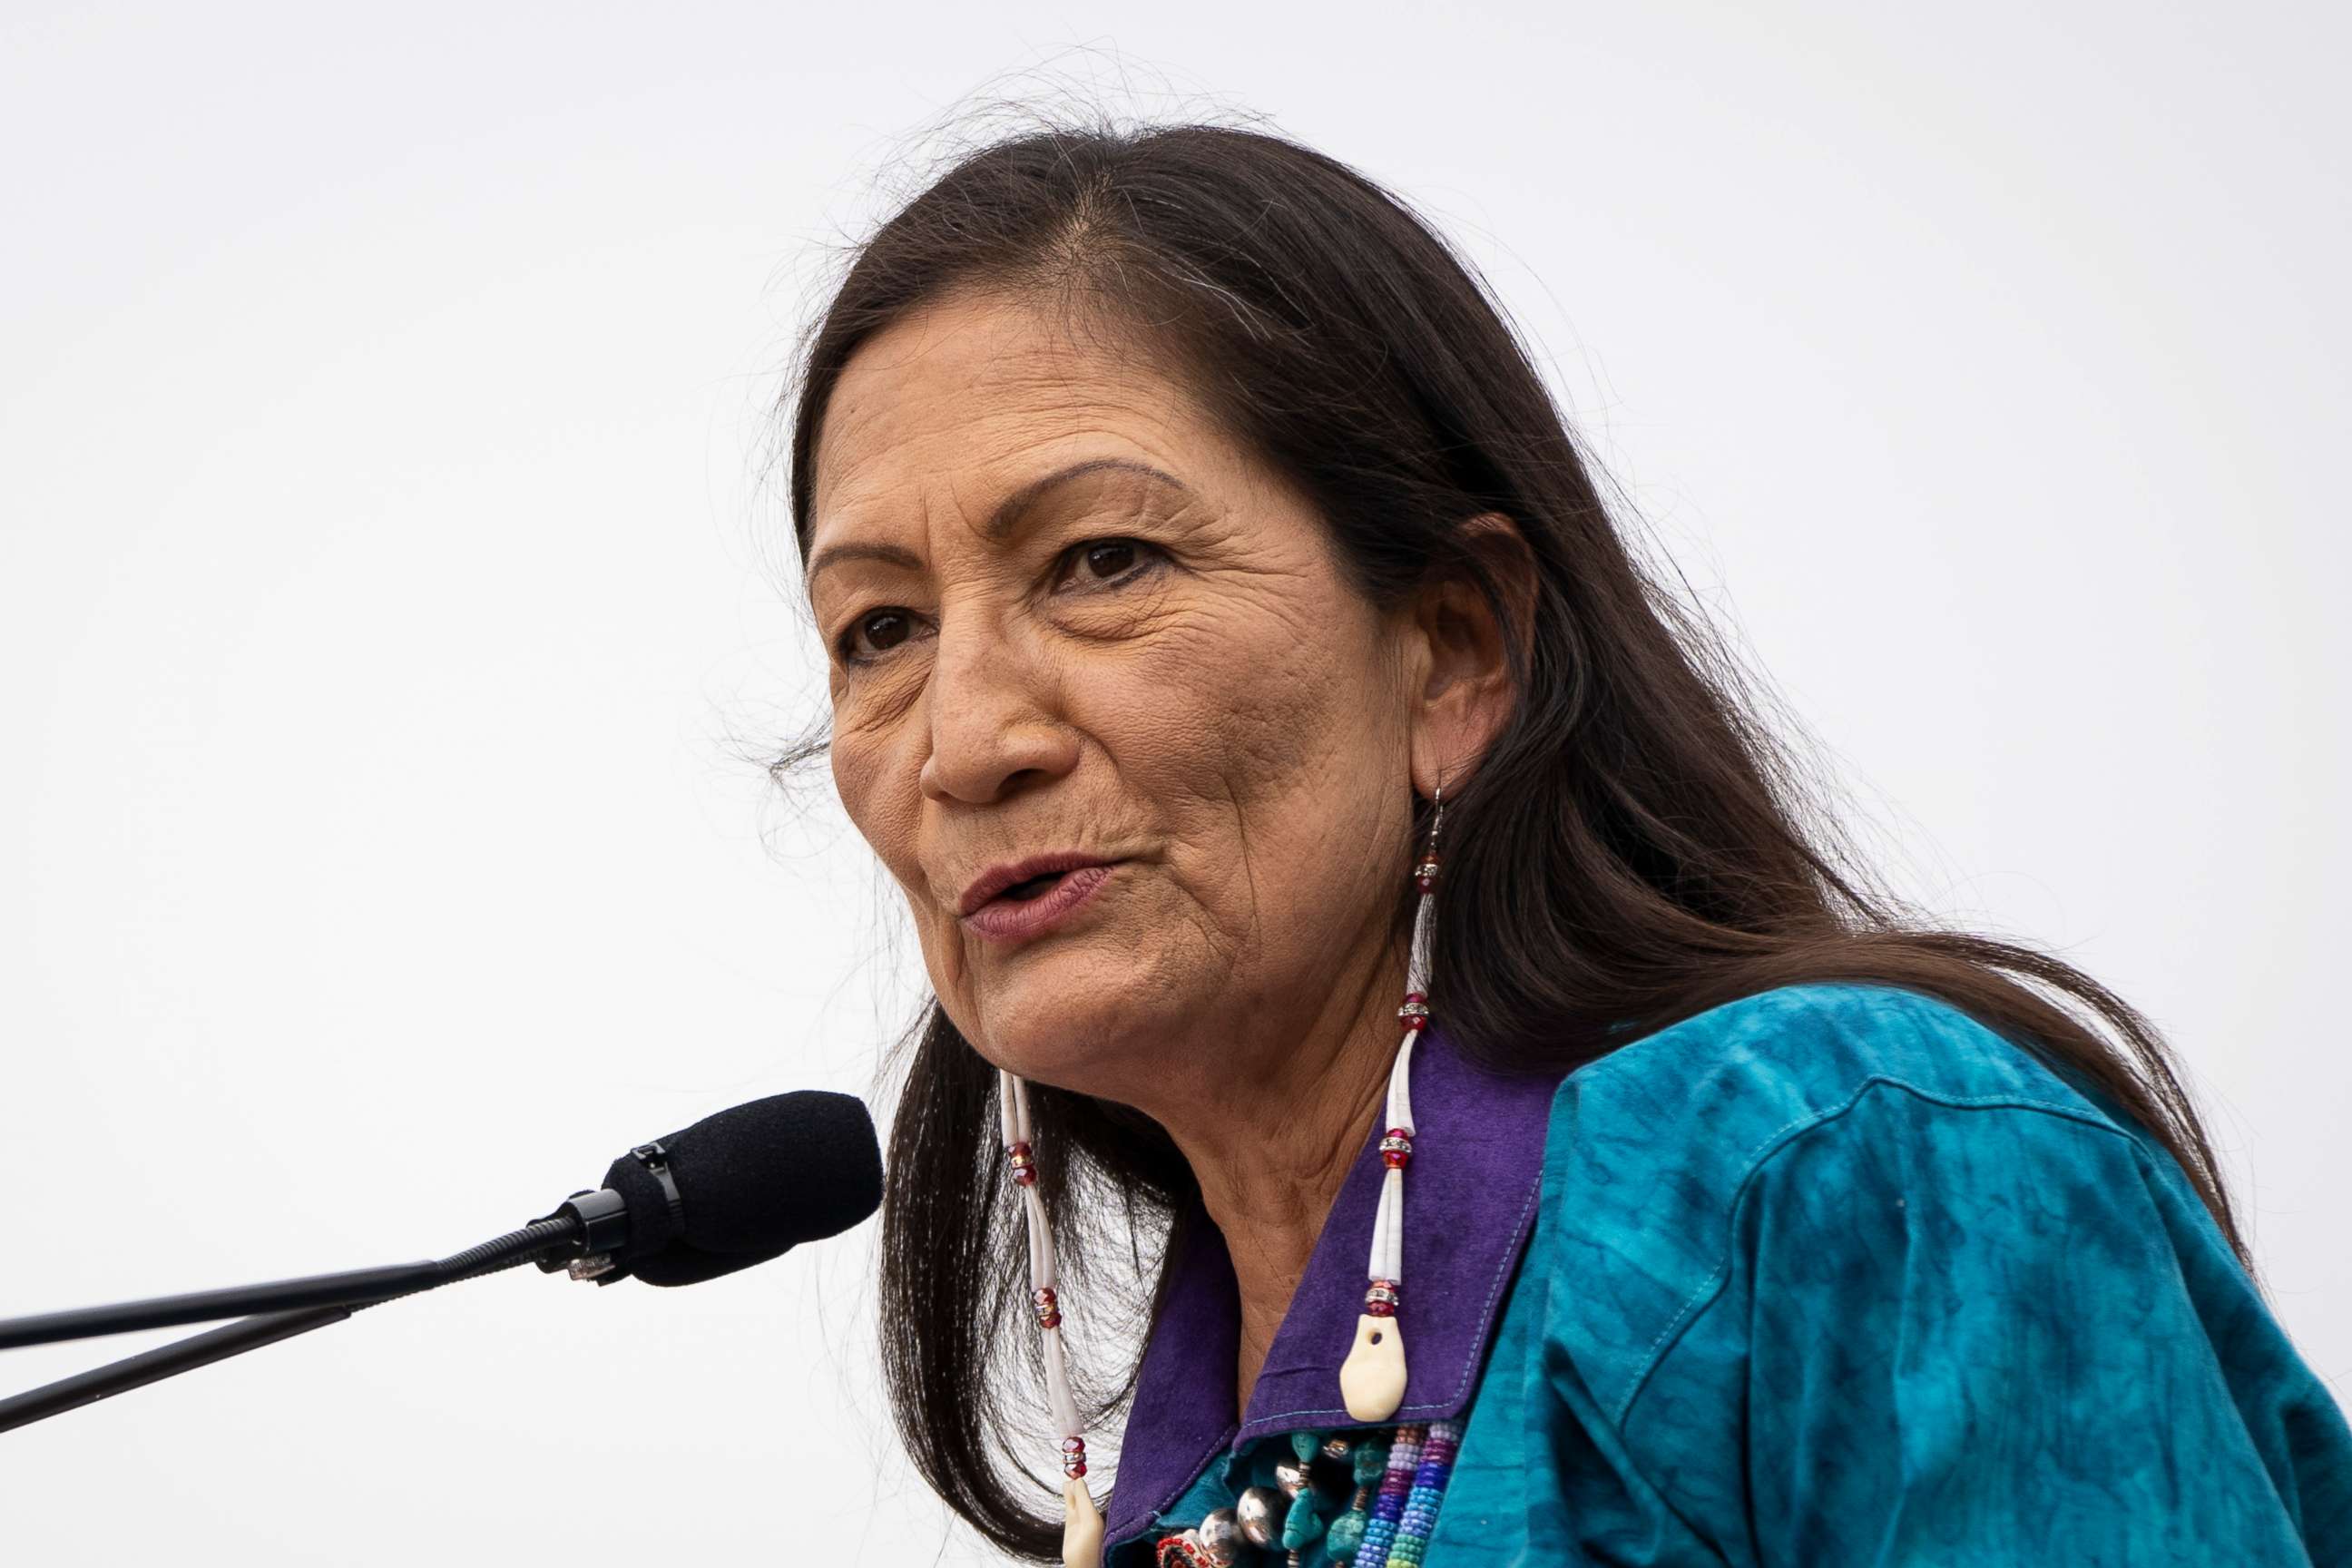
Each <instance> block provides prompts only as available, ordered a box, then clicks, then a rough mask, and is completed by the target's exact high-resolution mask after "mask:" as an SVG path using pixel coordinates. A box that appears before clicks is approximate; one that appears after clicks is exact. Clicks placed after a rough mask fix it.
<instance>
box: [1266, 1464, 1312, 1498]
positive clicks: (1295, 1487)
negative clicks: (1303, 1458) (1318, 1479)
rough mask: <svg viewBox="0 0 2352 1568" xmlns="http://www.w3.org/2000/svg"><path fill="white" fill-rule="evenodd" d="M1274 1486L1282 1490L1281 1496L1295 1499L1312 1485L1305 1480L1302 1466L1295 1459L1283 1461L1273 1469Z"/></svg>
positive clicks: (1304, 1469)
mask: <svg viewBox="0 0 2352 1568" xmlns="http://www.w3.org/2000/svg"><path fill="white" fill-rule="evenodd" d="M1274 1484H1275V1485H1276V1486H1278V1487H1280V1488H1281V1489H1282V1495H1283V1496H1285V1497H1290V1498H1295V1497H1297V1495H1298V1494H1299V1493H1300V1492H1303V1491H1305V1490H1306V1489H1307V1488H1308V1487H1309V1486H1311V1485H1313V1484H1314V1483H1312V1482H1311V1481H1309V1480H1308V1479H1307V1467H1306V1466H1305V1465H1304V1464H1301V1463H1300V1462H1299V1461H1298V1460H1297V1459H1285V1460H1283V1461H1282V1462H1281V1463H1280V1464H1278V1465H1276V1466H1275V1467H1274Z"/></svg>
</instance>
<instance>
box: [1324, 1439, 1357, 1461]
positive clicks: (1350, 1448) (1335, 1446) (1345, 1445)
mask: <svg viewBox="0 0 2352 1568" xmlns="http://www.w3.org/2000/svg"><path fill="white" fill-rule="evenodd" d="M1355 1451H1356V1448H1355V1445H1354V1444H1352V1443H1350V1442H1349V1441H1348V1439H1346V1438H1345V1437H1326V1438H1324V1439H1323V1457H1324V1458H1327V1459H1344V1458H1347V1457H1348V1456H1349V1455H1350V1454H1352V1453H1354V1452H1355Z"/></svg>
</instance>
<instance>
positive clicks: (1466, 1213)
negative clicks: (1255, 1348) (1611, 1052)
mask: <svg viewBox="0 0 2352 1568" xmlns="http://www.w3.org/2000/svg"><path fill="white" fill-rule="evenodd" d="M1563 1076H1564V1074H1562V1073H1549V1074H1541V1075H1536V1076H1523V1075H1513V1076H1508V1077H1506V1076H1502V1075H1498V1074H1496V1073H1492V1072H1489V1071H1487V1070H1486V1069H1485V1068H1480V1067H1477V1066H1476V1065H1475V1064H1473V1063H1472V1062H1470V1061H1469V1060H1468V1059H1466V1058H1465V1057H1464V1056H1463V1055H1462V1054H1461V1052H1460V1051H1459V1049H1458V1048H1457V1047H1456V1046H1455V1044H1454V1041H1453V1040H1452V1039H1451V1038H1449V1037H1448V1036H1447V1035H1446V1032H1445V1031H1444V1029H1443V1028H1442V1027H1439V1026H1435V1025H1432V1026H1430V1027H1429V1028H1428V1029H1426V1030H1424V1031H1423V1034H1422V1037H1421V1038H1420V1039H1419V1040H1418V1041H1416V1042H1415V1043H1414V1046H1413V1052H1412V1108H1413V1117H1414V1121H1415V1123H1416V1125H1415V1127H1414V1129H1413V1152H1412V1165H1411V1167H1410V1168H1409V1169H1408V1170H1407V1171H1406V1173H1405V1182H1404V1194H1405V1195H1404V1203H1405V1209H1404V1213H1405V1226H1404V1281H1403V1284H1404V1289H1403V1292H1402V1294H1403V1298H1404V1300H1403V1305H1402V1311H1401V1312H1400V1313H1399V1316H1398V1319H1397V1321H1398V1325H1399V1328H1400V1329H1401V1331H1402V1333H1403V1335H1404V1342H1405V1349H1406V1357H1405V1363H1406V1377H1405V1389H1404V1403H1403V1404H1402V1405H1401V1406H1399V1407H1398V1409H1397V1412H1396V1414H1395V1415H1392V1416H1391V1417H1390V1419H1391V1421H1434V1420H1443V1419H1447V1418H1450V1417H1454V1416H1458V1415H1461V1414H1462V1413H1463V1412H1464V1411H1465V1409H1467V1408H1468V1406H1469V1405H1470V1399H1471V1394H1472V1393H1473V1391H1474V1390H1475V1387H1476V1384H1477V1380H1478V1372H1479V1369H1480V1367H1481V1366H1482V1365H1483V1364H1484V1363H1485V1359H1486V1343H1487V1341H1488V1339H1489V1338H1490V1336H1491V1335H1492V1333H1493V1331H1494V1327H1495V1323H1496V1319H1497V1317H1498V1316H1499V1313H1500V1310H1501V1307H1502V1302H1503V1298H1504V1295H1505V1293H1506V1289H1507V1286H1508V1285H1509V1283H1510V1279H1511V1274H1512V1271H1513V1269H1514V1268H1516V1267H1517V1263H1518V1259H1519V1255H1520V1254H1521V1252H1523V1251H1524V1250H1525V1248H1526V1246H1527V1241H1528V1236H1529V1234H1530V1233H1531V1231H1532V1229H1533V1227H1534V1223H1535V1215H1536V1194H1537V1186H1538V1179H1539V1178H1540V1176H1541V1175H1542V1172H1543V1156H1544V1134H1545V1131H1546V1128H1547V1125H1548V1123H1549V1117H1550V1110H1551V1102H1552V1097H1553V1093H1554V1091H1555V1090H1556V1089H1558V1088H1559V1080H1560V1079H1561V1077H1563ZM1384 1131H1386V1129H1385V1128H1384V1127H1382V1126H1379V1125H1375V1126H1373V1127H1372V1128H1371V1129H1370V1131H1369V1133H1368V1135H1367V1136H1366V1138H1365V1140H1364V1145H1363V1148H1362V1149H1361V1150H1360V1152H1358V1154H1357V1156H1356V1163H1354V1164H1353V1165H1352V1166H1350V1167H1349V1171H1348V1175H1347V1178H1346V1179H1345V1181H1344V1182H1343V1183H1342V1184H1341V1185H1340V1188H1339V1196H1338V1198H1336V1199H1335V1200H1334V1201H1333V1203H1332V1205H1331V1212H1330V1214H1329V1215H1328V1217H1327V1218H1326V1219H1325V1220H1324V1224H1323V1229H1322V1232H1321V1234H1320V1235H1319V1236H1318V1237H1317V1239H1316V1242H1315V1250H1314V1251H1313V1253H1312V1254H1311V1255H1309V1257H1308V1258H1307V1271H1306V1273H1305V1274H1304V1275H1303V1276H1301V1277H1300V1279H1299V1282H1298V1289H1297V1294H1295V1295H1294V1296H1293V1297H1292V1298H1291V1302H1290V1309H1289V1310H1288V1311H1287V1312H1286V1314H1285V1315H1284V1317H1283V1320H1282V1326H1281V1327H1280V1328H1279V1329H1277V1330H1276V1332H1275V1338H1274V1344H1273V1345H1272V1347H1271V1348H1270V1349H1269V1350H1268V1352H1267V1354H1266V1359H1265V1367H1264V1369H1263V1370H1262V1371H1260V1373H1258V1379H1257V1384H1256V1385H1255V1387H1254V1388H1253V1389H1252V1390H1251V1391H1250V1401H1249V1408H1248V1409H1247V1410H1246V1411H1244V1412H1243V1413H1242V1416H1241V1419H1240V1420H1238V1421H1236V1420H1235V1419H1234V1407H1233V1406H1234V1395H1233V1387H1234V1373H1235V1371H1236V1369H1237V1363H1238V1361H1239V1357H1240V1354H1241V1298H1240V1292H1239V1287H1238V1286H1237V1284H1236V1283H1235V1281H1234V1266H1233V1259H1232V1258H1231V1256H1230V1255H1229V1254H1228V1253H1227V1252H1226V1250H1225V1242H1224V1237H1223V1235H1222V1234H1221V1233H1220V1232H1219V1231H1218V1229H1217V1227H1216V1226H1215V1225H1214V1224H1213V1223H1212V1222H1211V1220H1210V1219H1209V1216H1208V1214H1207V1211H1206V1210H1205V1209H1203V1208H1202V1206H1201V1203H1200V1199H1199V1198H1198V1197H1197V1196H1196V1197H1194V1198H1193V1200H1192V1212H1191V1213H1190V1214H1189V1215H1187V1216H1186V1217H1187V1219H1188V1221H1189V1224H1188V1226H1187V1229H1188V1230H1189V1232H1190V1239H1189V1241H1188V1243H1187V1244H1186V1246H1185V1247H1184V1250H1183V1252H1182V1254H1181V1256H1180V1257H1178V1258H1176V1259H1174V1260H1173V1262H1172V1263H1171V1268H1173V1269H1174V1271H1175V1274H1174V1278H1173V1279H1171V1280H1170V1281H1169V1294H1168V1299H1167V1304H1166V1306H1165V1307H1164V1308H1163V1309H1162V1310H1161V1313H1160V1322H1159V1326H1158V1328H1157V1329H1156V1330H1155V1331H1154V1332H1153V1333H1152V1336H1151V1339H1150V1343H1149V1344H1147V1345H1146V1346H1145V1348H1144V1353H1143V1360H1142V1363H1141V1364H1140V1366H1139V1368H1138V1369H1137V1373H1136V1389H1135V1402H1134V1404H1133V1405H1131V1406H1130V1407H1129V1415H1128V1419H1127V1432H1126V1436H1125V1437H1124V1438H1123V1439H1122V1441H1121V1444H1120V1448H1119V1459H1118V1474H1117V1479H1116V1480H1115V1482H1114V1484H1113V1486H1112V1489H1111V1497H1110V1508H1109V1519H1108V1540H1109V1541H1110V1542H1120V1541H1123V1540H1125V1539H1127V1538H1128V1537H1129V1536H1132V1535H1134V1534H1136V1533H1137V1532H1139V1531H1142V1530H1144V1529H1145V1528H1146V1527H1148V1526H1149V1525H1150V1523H1151V1521H1152V1519H1153V1517H1154V1516H1155V1515H1157V1514H1158V1513H1159V1512H1160V1510H1163V1509H1165V1508H1167V1507H1168V1506H1169V1505H1170V1504H1171V1503H1172V1502H1174V1501H1175V1500H1177V1499H1178V1498H1179V1497H1181V1495H1182V1494H1183V1492H1184V1490H1185V1489H1187V1488H1188V1487H1190V1486H1191V1485H1192V1482H1193V1481H1194V1480H1195V1479H1197V1478H1198V1477H1199V1476H1200V1474H1201V1472H1202V1469H1203V1468H1204V1467H1205V1466H1206V1465H1207V1464H1208V1463H1209V1462H1210V1461H1211V1460H1212V1459H1213V1458H1216V1457H1217V1455H1218V1452H1219V1450H1221V1449H1223V1450H1224V1451H1226V1452H1228V1453H1237V1452H1239V1451H1240V1449H1241V1448H1242V1447H1244V1446H1245V1445H1247V1444H1248V1443H1249V1442H1251V1441H1252V1440H1254V1439H1255V1438H1257V1437H1260V1436H1265V1434H1267V1433H1271V1432H1287V1431H1294V1430H1297V1429H1299V1428H1305V1427H1312V1428H1328V1427H1333V1426H1356V1425H1360V1423H1357V1422H1356V1421H1354V1420H1353V1418H1351V1417H1350V1416H1349V1415H1348V1413H1347V1408H1346V1406H1345V1405H1343V1404H1342V1403H1341V1400H1340V1396H1339V1363H1341V1362H1343V1361H1345V1360H1346V1359H1347V1355H1348V1352H1349V1349H1350V1347H1351V1346H1352V1345H1353V1344H1354V1342H1355V1335H1356V1318H1357V1315H1358V1314H1359V1313H1360V1312H1361V1311H1362V1310H1363V1300H1364V1283H1365V1280H1364V1258H1365V1253H1366V1251H1367V1249H1368V1248H1369V1247H1370V1245H1371V1239H1372V1215H1373V1211H1374V1208H1375V1206H1376V1205H1377V1204H1378V1202H1379V1199H1380V1189H1381V1176H1382V1173H1383V1167H1382V1165H1381V1133H1382V1132H1384Z"/></svg>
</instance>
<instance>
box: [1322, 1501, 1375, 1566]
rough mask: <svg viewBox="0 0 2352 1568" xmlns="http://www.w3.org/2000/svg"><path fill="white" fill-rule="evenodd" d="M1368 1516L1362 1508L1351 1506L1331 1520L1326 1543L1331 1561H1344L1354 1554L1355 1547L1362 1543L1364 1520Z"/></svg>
mask: <svg viewBox="0 0 2352 1568" xmlns="http://www.w3.org/2000/svg"><path fill="white" fill-rule="evenodd" d="M1369 1518H1370V1515H1368V1514H1366V1513H1365V1512H1364V1510H1361V1509H1356V1508H1351V1509H1349V1510H1348V1511H1347V1512H1345V1513H1343V1514H1341V1515H1340V1516H1339V1518H1337V1519H1335V1520H1333V1521H1331V1533H1330V1536H1329V1538H1328V1541H1327V1542H1326V1545H1327V1546H1328V1549H1329V1551H1330V1553H1331V1561H1332V1562H1334V1563H1345V1562H1346V1561H1348V1559H1349V1558H1350V1557H1353V1556H1354V1555H1355V1554H1356V1548H1357V1547H1359V1546H1360V1545H1362V1544H1363V1541H1364V1521H1366V1520H1367V1519H1369Z"/></svg>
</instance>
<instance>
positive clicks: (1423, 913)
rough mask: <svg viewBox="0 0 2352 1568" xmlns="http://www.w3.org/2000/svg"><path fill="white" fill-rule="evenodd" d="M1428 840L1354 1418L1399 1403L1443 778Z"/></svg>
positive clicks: (1361, 1330) (1419, 874)
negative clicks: (1416, 1062)
mask: <svg viewBox="0 0 2352 1568" xmlns="http://www.w3.org/2000/svg"><path fill="white" fill-rule="evenodd" d="M1429 798H1430V805H1431V806H1432V807H1433V809H1432V810H1431V812H1430V816H1429V842H1428V845H1427V847H1426V848H1424V849H1423V852H1422V857H1421V859H1420V860H1419V861H1418V862H1417V863H1416V864H1415V865H1414V867H1413V868H1412V881H1413V886H1414V887H1416V888H1418V889H1421V899H1420V901H1419V903H1418V904H1416V905H1415V906H1414V909H1413V914H1412V951H1411V952H1410V953H1409V955H1408V956H1407V957H1406V959H1405V994H1404V1005H1402V1007H1399V1008H1398V1009H1397V1022H1398V1023H1400V1024H1402V1025H1403V1026H1404V1040H1403V1042H1402V1044H1400V1045H1399V1046H1398V1047H1397V1054H1396V1061H1395V1064H1394V1065H1393V1066H1391V1068H1389V1098H1388V1131H1386V1132H1384V1133H1383V1134H1382V1135H1381V1163H1383V1164H1384V1165H1386V1166H1387V1167H1388V1170H1387V1172H1386V1173H1384V1174H1383V1175H1382V1176H1381V1203H1380V1209H1379V1211H1378V1213H1377V1215H1375V1217H1374V1218H1373V1221H1372V1256H1371V1262H1370V1266H1369V1268H1368V1269H1367V1273H1368V1274H1369V1276H1370V1284H1369V1285H1367V1286H1366V1287H1365V1289H1364V1310H1363V1312H1362V1314H1361V1315H1360V1316H1359V1317H1358V1318H1357V1319H1356V1343H1355V1348H1354V1349H1352V1350H1350V1351H1349V1352H1348V1359H1347V1361H1346V1362H1345V1363H1342V1364H1341V1366H1340V1368H1339V1395H1340V1398H1341V1399H1342V1400H1343V1401H1344V1402H1345V1403H1346V1405H1347V1406H1348V1414H1349V1415H1352V1416H1354V1417H1355V1418H1356V1419H1357V1420H1359V1421H1385V1420H1387V1419H1388V1418H1389V1417H1390V1416H1391V1415H1394V1414H1395V1413H1396V1407H1397V1406H1398V1405H1402V1404H1403V1403H1404V1376H1405V1372H1404V1336H1403V1334H1402V1332H1400V1331H1399V1329H1398V1324H1397V1310H1398V1309H1399V1308H1400V1307H1401V1306H1402V1305H1403V1297H1404V1168H1405V1166H1406V1164H1407V1163H1410V1162H1411V1161H1412V1043H1413V1041H1414V1040H1415V1039H1417V1038H1418V1037H1420V1035H1421V1031H1422V1029H1423V1027H1424V1026H1427V1024H1428V1023H1429V943H1430V926H1431V921H1432V919H1433V917H1432V914H1431V905H1432V903H1433V897H1432V895H1433V893H1434V892H1435V890H1436V888H1437V867H1438V859H1437V825H1438V824H1439V823H1440V822H1442V821H1443V820H1444V816H1445V786H1444V784H1439V785H1438V786H1437V787H1436V788H1435V789H1433V790H1432V791H1431V792H1430V797H1429Z"/></svg>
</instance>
